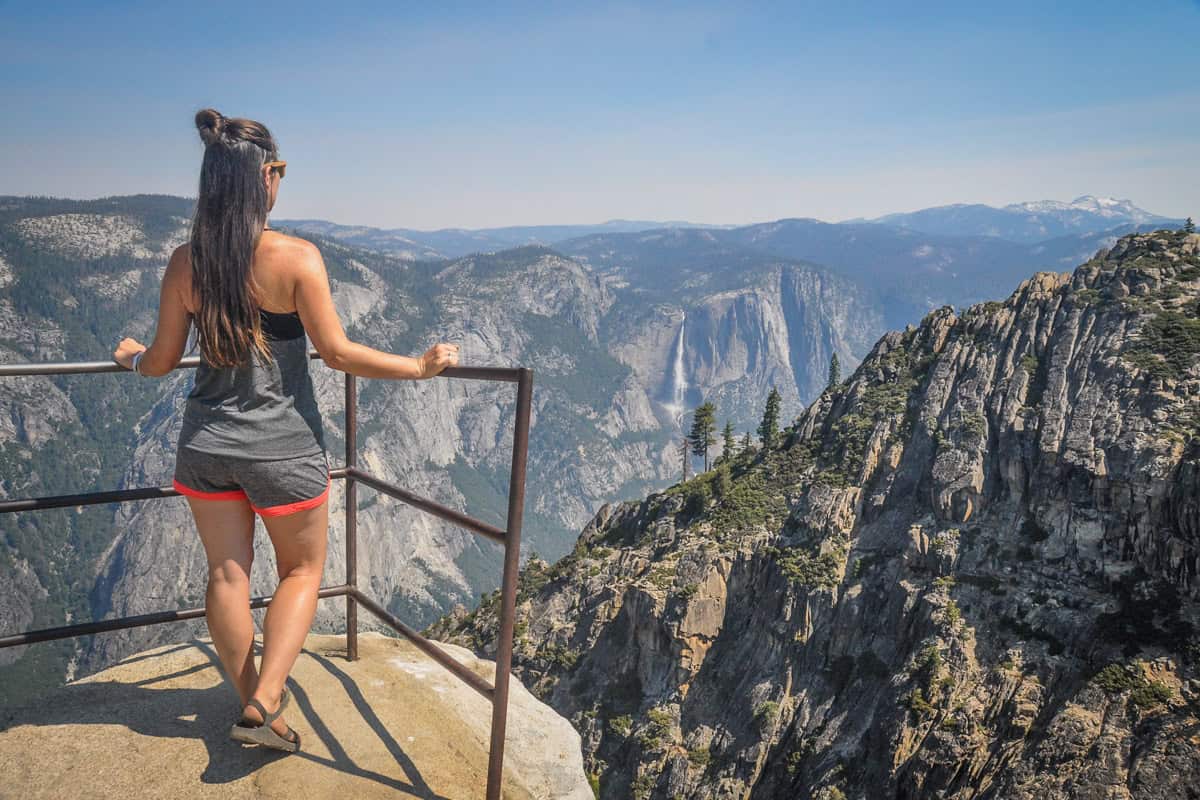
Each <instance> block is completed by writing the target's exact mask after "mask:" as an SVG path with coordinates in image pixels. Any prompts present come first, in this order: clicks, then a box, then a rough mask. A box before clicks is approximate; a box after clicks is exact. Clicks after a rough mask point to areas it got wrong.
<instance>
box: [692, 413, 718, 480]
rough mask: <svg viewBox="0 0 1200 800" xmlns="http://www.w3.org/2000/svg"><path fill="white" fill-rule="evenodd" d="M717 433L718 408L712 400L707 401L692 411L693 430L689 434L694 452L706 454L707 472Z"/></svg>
mask: <svg viewBox="0 0 1200 800" xmlns="http://www.w3.org/2000/svg"><path fill="white" fill-rule="evenodd" d="M716 435H717V409H716V407H715V406H713V404H712V403H711V402H708V401H705V402H704V403H702V404H701V405H700V407H699V408H697V409H696V410H695V411H694V412H693V413H692V432H691V433H690V434H688V442H689V443H690V444H691V446H692V452H693V453H695V454H696V455H698V456H704V471H705V472H708V451H709V448H711V447H712V445H713V440H714V439H715V438H716Z"/></svg>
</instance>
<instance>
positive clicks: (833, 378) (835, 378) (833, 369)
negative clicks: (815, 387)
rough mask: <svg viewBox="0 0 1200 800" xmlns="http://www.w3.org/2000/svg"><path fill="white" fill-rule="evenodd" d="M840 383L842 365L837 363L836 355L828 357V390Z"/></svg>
mask: <svg viewBox="0 0 1200 800" xmlns="http://www.w3.org/2000/svg"><path fill="white" fill-rule="evenodd" d="M841 382H842V365H841V363H840V362H839V361H838V357H837V353H834V354H833V355H832V356H830V357H829V388H830V389H832V388H833V387H835V386H837V385H838V384H839V383H841Z"/></svg>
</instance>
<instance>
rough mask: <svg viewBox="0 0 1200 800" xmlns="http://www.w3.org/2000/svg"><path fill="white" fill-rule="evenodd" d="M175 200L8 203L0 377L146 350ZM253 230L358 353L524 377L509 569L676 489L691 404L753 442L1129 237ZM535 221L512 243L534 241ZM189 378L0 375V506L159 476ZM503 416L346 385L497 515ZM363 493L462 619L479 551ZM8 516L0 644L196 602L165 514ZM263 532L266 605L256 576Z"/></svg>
mask: <svg viewBox="0 0 1200 800" xmlns="http://www.w3.org/2000/svg"><path fill="white" fill-rule="evenodd" d="M192 203H193V201H191V200H188V199H187V198H177V197H169V196H162V195H137V196H129V197H113V198H103V199H100V200H91V201H74V200H59V199H54V198H21V197H0V317H3V319H4V324H3V326H0V359H3V360H4V361H5V362H15V361H46V360H50V361H55V360H94V359H103V358H107V357H108V355H109V354H110V353H111V352H112V349H113V347H114V346H115V342H116V341H118V340H119V338H120V337H121V336H125V335H131V336H134V337H136V338H139V339H141V340H142V341H144V342H148V341H149V339H150V337H151V336H152V334H153V326H154V323H155V319H154V311H155V309H156V308H157V292H158V283H159V280H160V278H161V274H162V270H163V268H164V266H165V263H166V257H167V255H169V253H170V251H171V249H173V247H175V246H176V245H178V244H180V243H182V242H183V241H186V238H187V226H188V220H189V217H190V213H191V205H192ZM272 224H273V226H274V227H277V228H284V229H285V231H287V232H291V233H294V234H296V235H301V236H304V237H306V238H310V239H312V240H313V241H314V242H316V243H317V244H318V246H319V247H320V249H321V252H322V254H323V256H324V258H325V261H326V264H327V266H328V268H329V272H330V276H331V284H332V287H333V289H334V296H335V301H336V303H337V306H338V309H339V313H340V314H341V316H342V319H343V323H344V325H345V327H346V329H347V332H348V333H349V334H350V335H351V337H352V338H354V339H355V340H357V341H362V342H364V343H367V344H370V345H372V346H375V347H379V348H381V349H388V350H391V351H393V352H404V353H412V354H415V353H418V352H421V351H423V350H424V349H425V348H426V347H428V346H429V344H432V343H433V342H434V341H457V342H460V343H461V345H462V350H461V353H462V363H469V364H484V365H502V366H512V365H528V366H532V367H533V368H534V370H535V376H536V377H535V393H534V398H535V419H534V425H533V428H532V431H531V437H532V438H531V450H530V463H529V481H528V487H529V494H528V496H527V502H526V514H525V518H526V526H525V534H524V537H523V558H524V559H528V558H530V557H532V556H533V555H534V554H537V555H538V556H540V557H541V558H545V559H549V560H550V561H551V562H553V561H556V560H558V558H559V557H560V556H562V555H564V554H568V553H569V552H571V549H572V546H573V544H572V543H573V542H574V541H575V539H576V538H577V533H578V531H579V530H580V528H581V527H583V526H584V525H586V524H587V523H588V521H589V520H590V519H592V518H593V516H594V514H595V513H596V510H597V509H598V508H600V507H602V506H603V505H604V504H606V503H612V502H619V501H621V500H627V499H630V498H639V497H643V496H645V495H646V494H647V493H648V492H654V491H660V490H662V489H664V488H665V487H667V486H669V485H671V484H673V483H674V482H676V481H677V480H678V478H679V470H680V458H679V452H678V444H679V437H680V433H681V426H686V421H685V419H684V417H686V413H687V411H688V410H689V409H691V408H694V407H695V406H696V405H697V404H699V403H700V402H701V401H702V400H705V399H709V400H712V401H713V402H714V403H715V405H716V407H717V410H718V421H719V423H724V421H725V420H726V419H728V420H729V421H730V422H731V423H732V424H733V427H734V429H735V431H736V432H737V433H738V435H739V436H740V435H741V434H743V433H750V432H753V430H754V429H755V427H756V425H757V423H758V419H759V417H760V415H761V413H762V407H763V403H764V401H765V398H766V395H767V393H768V392H769V391H770V389H771V388H776V389H778V390H779V392H780V394H781V398H782V401H783V403H782V414H781V419H783V420H785V421H786V420H791V419H793V418H795V417H796V416H797V415H799V414H801V413H803V412H804V410H805V408H806V406H807V405H808V404H809V403H810V402H811V401H813V400H814V399H816V398H818V397H819V396H821V393H822V391H823V390H824V388H825V383H826V378H827V368H828V364H829V361H830V358H831V357H832V356H833V355H834V354H837V355H838V357H839V360H840V361H841V363H842V364H843V365H844V367H845V368H846V369H847V370H849V369H852V368H854V367H855V366H857V365H858V363H859V361H860V360H861V359H862V358H863V357H864V356H866V355H867V354H868V353H869V352H870V351H871V349H872V346H873V345H874V343H875V342H876V340H877V339H878V338H879V337H880V336H881V335H883V334H884V333H885V332H886V331H887V330H888V329H889V328H903V327H904V326H906V325H909V324H912V323H915V322H918V321H919V320H920V319H921V318H922V317H923V316H924V315H925V314H926V313H927V312H928V311H929V310H930V309H932V308H937V307H941V305H943V304H946V303H949V304H951V305H956V306H966V305H968V304H971V303H975V302H977V301H979V300H985V299H989V298H991V297H994V296H1002V295H1003V292H1001V290H1000V288H999V287H1001V286H1004V287H1006V289H1005V290H1008V289H1011V286H1012V285H1016V283H1017V282H1019V281H1020V280H1021V279H1023V278H1024V277H1027V276H1028V275H1029V274H1032V273H1033V272H1034V271H1036V270H1037V269H1039V268H1048V269H1051V270H1055V271H1059V270H1062V269H1064V268H1067V267H1068V266H1071V265H1073V264H1076V263H1079V262H1080V261H1082V260H1085V259H1087V258H1088V257H1090V255H1091V254H1092V253H1094V252H1095V251H1096V250H1097V249H1100V248H1103V247H1107V246H1111V245H1112V244H1113V243H1114V242H1115V241H1116V240H1117V237H1118V236H1119V235H1120V234H1121V233H1123V232H1126V229H1129V228H1134V227H1136V226H1137V225H1138V224H1139V223H1134V222H1126V223H1124V224H1123V227H1122V226H1118V227H1116V228H1111V229H1108V230H1104V231H1100V232H1092V233H1075V234H1070V235H1067V236H1063V237H1059V238H1055V239H1049V240H1046V241H1043V242H1038V243H1036V244H1030V243H1022V242H1011V241H1007V240H1003V239H998V238H996V237H989V236H977V235H975V234H971V235H933V234H923V233H919V232H917V231H914V230H911V229H906V228H902V227H897V226H893V225H886V224H878V223H853V224H831V223H822V222H818V221H815V220H781V221H778V222H775V223H768V224H762V225H752V226H740V227H732V226H731V227H723V226H713V227H707V228H694V227H686V226H684V225H682V224H681V225H676V226H668V227H654V228H651V229H647V230H640V231H638V230H625V229H623V228H624V227H629V228H633V227H638V226H640V225H641V224H642V223H636V222H633V223H613V224H612V225H611V226H609V227H608V228H606V229H604V230H599V231H597V230H590V231H589V230H581V229H579V228H573V227H572V228H571V229H569V230H567V229H562V228H561V226H553V230H555V231H557V232H556V233H554V235H555V236H557V235H560V234H563V235H566V236H567V238H563V239H560V240H558V241H556V242H554V243H553V246H547V245H545V244H525V245H522V246H519V247H515V248H508V249H500V250H498V251H495V252H491V251H489V252H477V253H470V252H468V253H467V254H465V255H464V254H462V252H461V251H455V253H456V254H455V256H454V257H452V258H451V257H442V255H443V254H442V252H441V251H440V250H437V248H436V247H434V245H433V244H430V243H427V242H426V243H420V246H421V247H426V248H430V249H429V250H428V251H426V252H424V253H423V255H422V256H421V257H419V258H414V257H413V253H412V252H410V250H411V246H409V249H408V250H406V249H405V248H404V247H401V246H399V245H397V246H395V247H392V246H390V245H387V244H386V242H387V241H388V237H387V236H383V237H379V236H376V238H375V240H374V243H375V244H376V245H378V247H368V246H363V244H362V243H361V242H355V241H354V238H355V237H354V236H339V235H337V229H329V230H325V231H324V232H313V231H311V230H308V231H306V230H304V229H303V227H296V228H288V227H287V226H286V223H284V222H282V221H273V223H272ZM648 224H649V223H648ZM654 225H656V226H658V225H660V224H659V223H654ZM613 228H616V229H613ZM541 230H542V233H541V234H538V235H543V236H548V235H549V234H548V233H546V231H548V230H550V228H545V229H541ZM528 231H529V229H510V230H509V231H508V232H507V233H505V234H504V235H505V236H509V237H525V238H523V239H522V241H526V240H527V239H528V238H529V237H534V238H536V236H534V234H531V233H529V232H528ZM459 233H460V234H461V233H462V232H459ZM468 233H470V232H468ZM359 235H362V236H367V235H370V236H375V234H373V233H371V232H370V231H366V232H363V229H359V234H356V236H359ZM472 235H474V234H472ZM498 235H499V234H495V233H494V232H492V233H488V234H487V236H484V237H483V241H487V242H490V241H492V240H491V239H488V237H489V236H498ZM450 240H451V239H450V237H448V238H447V240H446V241H450ZM414 241H417V240H415V239H414ZM507 243H511V239H510V240H509V242H506V244H507ZM443 246H444V243H443ZM435 256H436V257H435ZM314 378H315V381H316V384H317V389H318V399H319V403H320V404H321V407H322V410H323V412H324V415H325V418H326V420H327V422H326V425H327V431H328V433H329V434H330V436H329V442H330V448H331V461H335V462H336V461H339V460H340V457H339V455H338V454H339V453H340V448H341V446H342V444H341V437H340V430H339V429H340V424H339V422H338V421H339V420H340V417H341V400H342V388H341V382H340V378H341V376H340V375H339V374H336V373H334V372H332V371H330V370H327V369H325V368H324V367H323V366H322V365H320V363H319V362H314ZM189 387H190V377H189V376H188V375H187V374H186V372H181V373H176V374H173V375H171V376H167V377H166V378H163V379H161V380H159V381H149V382H148V381H134V380H130V379H129V376H127V375H116V374H113V375H93V376H74V377H71V378H28V379H14V380H8V379H6V380H5V381H2V382H0V496H4V497H20V496H34V495H46V494H66V493H73V492H77V491H88V490H99V489H104V488H113V487H117V486H121V487H126V486H144V485H165V484H168V483H169V476H170V469H171V466H172V460H171V459H172V448H173V443H174V440H175V438H176V437H177V435H178V430H177V425H178V420H179V417H178V409H179V407H180V403H181V400H182V397H183V395H184V394H186V392H187V390H188V389H189ZM511 405H512V399H511V398H510V397H509V396H508V395H507V394H506V393H504V392H503V391H500V390H498V389H495V388H494V387H488V386H485V385H475V384H472V383H469V382H462V383H459V382H454V381H448V380H435V381H433V382H428V383H426V382H421V383H412V382H387V381H363V383H362V387H361V389H360V412H359V419H360V433H359V441H360V459H361V460H362V461H363V463H369V464H372V465H373V466H375V467H378V473H379V474H380V475H381V476H382V477H384V478H386V479H389V480H393V481H395V482H397V483H400V484H401V485H405V486H407V487H408V488H410V489H412V490H413V491H416V492H418V493H419V494H423V495H426V496H429V497H432V498H433V499H435V500H439V501H440V502H443V503H445V504H447V505H451V506H454V507H458V508H464V509H466V510H468V511H471V512H472V513H475V514H477V515H478V516H482V518H484V519H489V516H488V515H489V514H491V515H492V518H494V519H496V520H499V519H502V513H503V512H502V509H503V504H502V500H503V497H504V495H505V492H506V489H507V470H506V468H505V465H506V463H507V458H508V453H507V452H506V445H507V442H509V441H510V440H511V428H510V427H507V426H510V425H511V416H512V409H511ZM360 495H362V496H361V499H360V504H361V510H360V514H359V531H360V573H361V574H363V575H369V576H371V577H370V580H371V585H372V588H373V591H374V592H375V593H376V595H377V596H379V597H381V598H383V599H384V600H386V604H387V605H388V607H389V608H390V609H391V610H392V611H393V612H395V613H397V614H399V615H401V616H402V617H403V618H405V619H406V620H407V621H409V622H410V624H414V625H418V626H420V625H425V624H428V623H431V622H433V621H434V620H436V619H438V618H439V617H441V616H442V615H443V614H444V613H446V612H447V611H449V610H450V609H451V608H453V607H454V606H455V605H464V606H473V605H474V603H475V601H474V600H473V598H475V597H478V596H480V595H482V594H485V593H486V592H488V591H490V590H492V589H494V587H495V586H496V585H498V582H499V563H498V560H497V559H496V557H495V553H493V552H491V550H490V549H488V548H487V547H486V546H484V547H481V546H480V544H479V543H478V542H476V541H475V540H474V539H473V537H471V536H469V535H464V534H463V533H462V532H461V531H459V530H457V529H455V528H453V527H451V526H449V525H448V524H444V523H442V522H440V521H437V520H430V519H428V518H426V517H424V516H423V515H421V514H418V513H414V511H413V510H412V509H411V508H409V507H407V506H404V505H403V504H401V503H398V502H394V501H392V500H391V499H390V498H385V497H377V496H374V495H373V494H372V493H370V492H362V493H360ZM341 503H344V495H343V494H342V492H341V484H340V483H339V484H335V487H334V491H333V495H332V498H331V542H330V559H329V562H328V565H327V569H328V570H329V580H331V581H335V582H336V580H338V577H337V576H338V575H340V574H342V572H341V571H342V570H343V569H344V565H343V564H341V563H340V559H341V553H342V552H343V549H342V548H343V545H342V536H343V533H344V532H343V531H342V530H341V529H340V519H341V515H340V514H339V508H340V504H341ZM0 526H2V527H0V531H2V533H3V539H2V540H0V550H2V551H3V553H2V555H3V558H0V623H3V627H4V629H6V630H18V629H25V628H29V627H45V626H50V625H55V624H61V623H62V622H63V621H64V620H68V619H85V618H98V617H102V616H108V615H114V614H131V613H141V612H145V611H152V610H160V609H162V608H168V607H174V606H177V605H187V604H198V603H200V602H202V599H203V594H204V585H203V575H204V561H203V553H202V551H201V550H200V548H199V543H198V541H196V540H195V537H194V532H193V530H192V523H191V520H190V517H189V516H188V512H187V509H186V506H185V505H184V504H183V503H182V501H179V500H173V501H160V502H154V503H139V504H127V505H125V506H122V507H111V506H109V507H106V506H97V507H91V508H87V509H80V510H79V511H78V512H76V511H75V510H67V509H60V510H56V511H52V512H44V513H43V512H39V513H38V514H24V515H0ZM164 531H169V532H171V533H170V535H165V536H164ZM264 540H265V537H264V536H260V537H259V540H258V541H259V548H260V549H259V551H258V553H257V557H256V565H255V573H254V576H253V582H254V585H253V589H254V591H255V592H256V593H259V594H265V593H269V591H270V589H271V587H272V585H273V584H272V579H273V572H272V567H271V558H272V557H271V554H270V552H269V547H267V546H266V545H265V542H264ZM338 602H339V601H323V602H322V604H321V608H320V610H319V611H318V621H317V626H316V627H317V629H318V630H336V629H338V627H339V626H340V624H341V619H342V615H341V612H340V610H339V609H338V608H337V607H336V605H337V603H338ZM181 628H184V629H186V630H181ZM202 628H203V623H202V622H196V623H188V624H186V625H181V626H177V627H174V628H172V627H169V626H167V627H160V628H157V629H143V630H135V631H126V632H119V633H111V634H105V635H103V636H96V637H91V638H89V639H84V640H80V641H77V642H63V643H57V644H44V645H38V646H37V647H28V648H21V649H20V650H8V651H3V652H0V678H3V680H0V694H3V693H4V692H6V691H8V692H12V691H17V687H26V688H27V690H28V691H36V690H37V687H38V686H43V685H50V684H53V683H55V682H60V681H61V680H62V678H63V676H64V675H74V674H80V673H88V672H92V671H94V670H96V669H100V668H102V667H104V666H107V665H108V664H111V663H113V662H114V661H115V660H117V659H119V658H121V657H122V656H123V655H125V654H128V653H131V652H136V651H137V650H141V649H144V648H145V647H148V646H152V645H154V644H159V643H164V642H167V641H173V640H175V639H177V638H178V637H179V636H180V635H185V634H186V631H188V630H201V629H202ZM2 699H3V698H0V700H2Z"/></svg>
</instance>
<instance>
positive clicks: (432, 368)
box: [418, 342, 458, 379]
mask: <svg viewBox="0 0 1200 800" xmlns="http://www.w3.org/2000/svg"><path fill="white" fill-rule="evenodd" d="M457 364H458V345H456V344H447V343H446V342H438V343H437V344H435V345H434V346H433V347H431V348H429V349H428V350H426V351H425V355H423V356H421V375H420V376H419V378H418V379H421V378H432V377H433V376H434V375H437V374H438V373H439V372H441V371H442V370H444V369H445V368H446V367H453V366H455V365H457Z"/></svg>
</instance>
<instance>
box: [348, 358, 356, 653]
mask: <svg viewBox="0 0 1200 800" xmlns="http://www.w3.org/2000/svg"><path fill="white" fill-rule="evenodd" d="M345 435H346V467H347V469H349V468H351V467H356V466H358V460H357V454H358V441H357V439H358V381H357V380H356V379H355V376H354V375H352V374H350V373H349V372H347V373H346V433H345ZM346 585H347V586H350V587H353V588H355V589H357V588H358V481H356V480H354V476H352V475H347V476H346ZM346 660H348V661H357V660H358V601H357V600H355V598H354V594H353V593H350V594H347V595H346Z"/></svg>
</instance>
